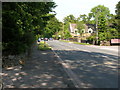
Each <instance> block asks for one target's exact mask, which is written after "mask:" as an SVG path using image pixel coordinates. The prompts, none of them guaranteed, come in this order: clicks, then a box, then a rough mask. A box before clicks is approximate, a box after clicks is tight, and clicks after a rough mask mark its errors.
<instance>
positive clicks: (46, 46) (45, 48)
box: [38, 41, 51, 51]
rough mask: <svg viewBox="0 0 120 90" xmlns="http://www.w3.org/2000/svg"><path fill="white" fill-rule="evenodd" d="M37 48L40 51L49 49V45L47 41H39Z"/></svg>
mask: <svg viewBox="0 0 120 90" xmlns="http://www.w3.org/2000/svg"><path fill="white" fill-rule="evenodd" d="M38 50H42V51H45V50H51V47H50V46H49V45H48V44H47V43H44V41H41V42H40V44H39V45H38Z"/></svg>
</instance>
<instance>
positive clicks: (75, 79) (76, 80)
mask: <svg viewBox="0 0 120 90" xmlns="http://www.w3.org/2000/svg"><path fill="white" fill-rule="evenodd" d="M52 51H53V52H54V54H55V55H56V56H57V57H58V60H59V61H60V63H61V64H62V66H63V69H64V71H65V72H66V73H67V74H68V76H69V77H70V78H71V80H72V82H73V84H74V85H75V87H76V88H88V87H87V85H85V84H84V83H83V82H81V81H80V80H79V78H78V77H77V75H76V74H75V73H74V72H73V71H72V70H71V69H69V68H68V66H69V65H68V64H67V63H65V62H64V61H63V60H62V59H61V58H60V56H59V55H58V54H57V53H56V52H55V51H54V49H53V48H52Z"/></svg>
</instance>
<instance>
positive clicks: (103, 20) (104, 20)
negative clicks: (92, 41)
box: [89, 5, 110, 43]
mask: <svg viewBox="0 0 120 90" xmlns="http://www.w3.org/2000/svg"><path fill="white" fill-rule="evenodd" d="M89 16H90V18H93V19H94V20H95V22H94V23H95V24H96V39H97V41H98V40H99V41H102V40H109V39H110V37H109V36H110V31H109V29H108V19H109V18H110V10H109V8H107V7H105V6H104V5H98V6H96V7H94V8H92V9H91V12H90V13H89ZM108 38H109V39H108ZM97 43H98V42H97Z"/></svg>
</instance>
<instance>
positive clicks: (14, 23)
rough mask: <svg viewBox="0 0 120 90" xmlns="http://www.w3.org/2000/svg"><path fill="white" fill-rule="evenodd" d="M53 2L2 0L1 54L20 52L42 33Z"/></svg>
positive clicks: (53, 6)
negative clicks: (8, 0)
mask: <svg viewBox="0 0 120 90" xmlns="http://www.w3.org/2000/svg"><path fill="white" fill-rule="evenodd" d="M55 6H56V5H55V3H54V2H10V3H9V2H4V3H3V7H2V9H3V10H2V16H3V17H2V25H3V28H2V29H3V30H2V31H3V32H2V34H3V40H2V41H3V54H4V52H7V54H20V53H22V52H25V51H26V50H27V49H28V48H29V47H30V46H31V45H32V43H33V42H34V36H35V34H37V33H42V32H43V29H44V27H45V26H46V24H47V21H48V20H49V19H50V16H48V14H49V12H52V9H53V8H55Z"/></svg>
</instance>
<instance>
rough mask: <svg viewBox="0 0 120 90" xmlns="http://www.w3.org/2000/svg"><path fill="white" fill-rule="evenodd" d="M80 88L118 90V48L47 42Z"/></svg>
mask: <svg viewBox="0 0 120 90" xmlns="http://www.w3.org/2000/svg"><path fill="white" fill-rule="evenodd" d="M47 43H48V44H49V45H50V46H51V47H52V49H53V51H54V53H55V54H56V55H57V56H58V58H59V60H60V62H61V63H62V65H63V68H64V69H65V71H66V73H67V74H68V75H69V77H70V78H72V81H73V83H74V84H75V86H76V87H78V88H118V57H119V56H118V48H119V47H118V46H94V45H90V46H88V45H78V44H73V43H67V42H61V41H58V40H54V41H48V42H47Z"/></svg>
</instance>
